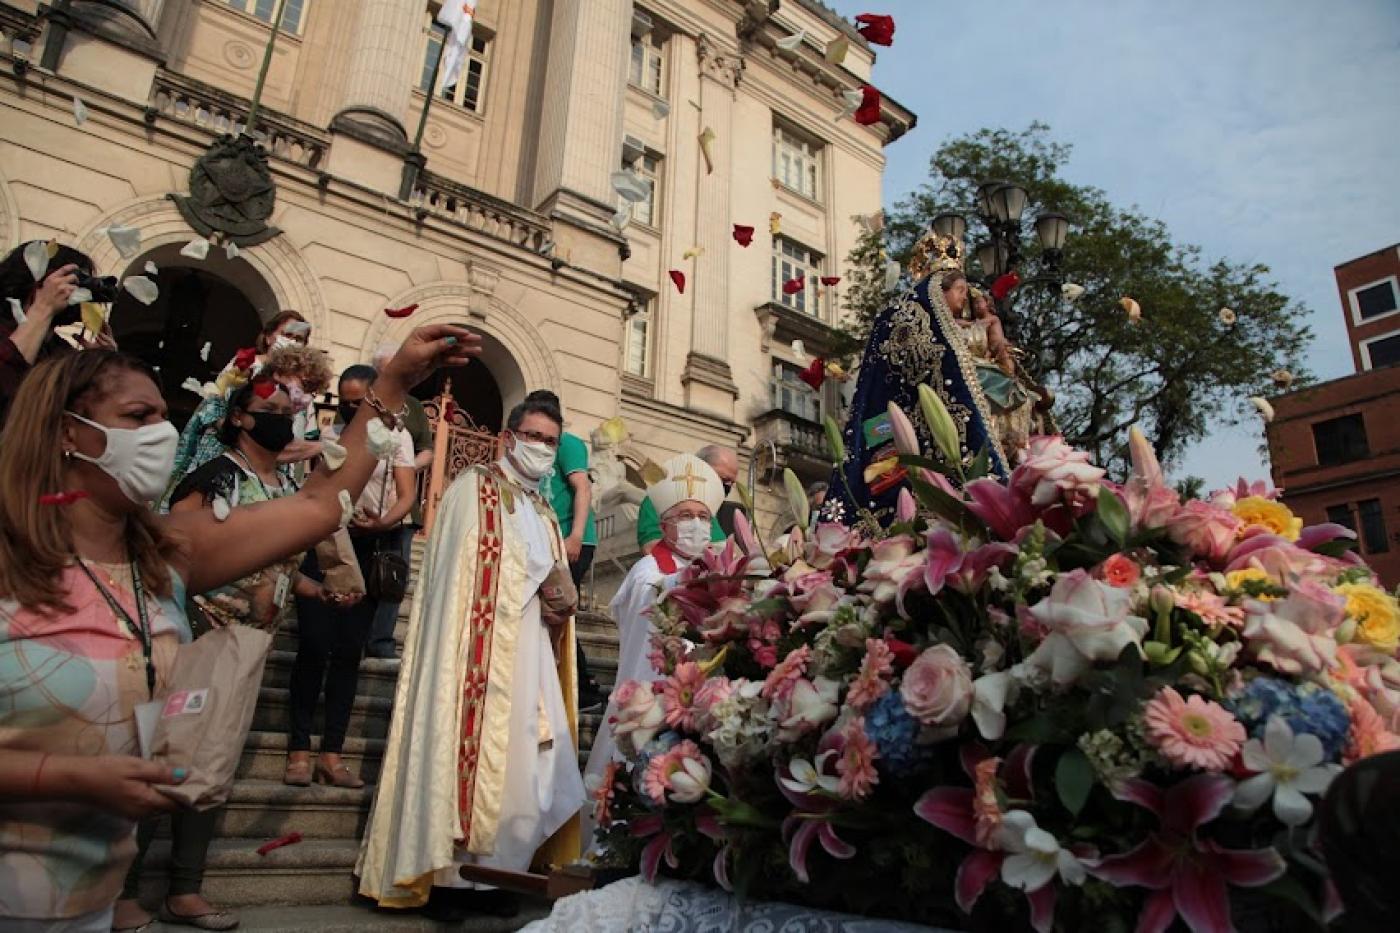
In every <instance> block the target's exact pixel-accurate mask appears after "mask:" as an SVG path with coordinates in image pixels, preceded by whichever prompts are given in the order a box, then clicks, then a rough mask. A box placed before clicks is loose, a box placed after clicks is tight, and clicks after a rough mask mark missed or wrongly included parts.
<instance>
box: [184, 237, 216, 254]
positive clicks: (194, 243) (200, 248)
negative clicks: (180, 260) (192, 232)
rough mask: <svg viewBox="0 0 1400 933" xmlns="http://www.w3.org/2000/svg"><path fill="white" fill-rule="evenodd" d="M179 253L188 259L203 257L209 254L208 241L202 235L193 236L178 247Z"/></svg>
mask: <svg viewBox="0 0 1400 933" xmlns="http://www.w3.org/2000/svg"><path fill="white" fill-rule="evenodd" d="M180 255H181V256H185V257H187V258H189V259H204V258H205V257H207V256H208V255H209V241H208V240H206V239H205V238H204V237H202V236H200V237H195V238H194V239H193V240H190V241H189V242H188V243H186V244H185V245H184V246H183V247H182V248H181V249H180Z"/></svg>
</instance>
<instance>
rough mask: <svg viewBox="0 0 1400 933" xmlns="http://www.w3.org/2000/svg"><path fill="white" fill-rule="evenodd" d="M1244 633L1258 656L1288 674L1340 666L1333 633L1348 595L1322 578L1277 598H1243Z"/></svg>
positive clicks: (1299, 585) (1307, 582) (1306, 582)
mask: <svg viewBox="0 0 1400 933" xmlns="http://www.w3.org/2000/svg"><path fill="white" fill-rule="evenodd" d="M1244 608H1245V617H1244V632H1243V634H1244V638H1245V642H1246V644H1248V645H1249V647H1250V649H1251V650H1252V651H1253V652H1254V655H1255V657H1257V658H1258V659H1259V660H1260V661H1263V662H1264V663H1266V664H1270V665H1272V666H1273V667H1274V668H1275V669H1276V670H1279V671H1282V672H1284V673H1286V674H1303V673H1307V674H1315V673H1319V672H1321V671H1324V670H1328V669H1330V668H1333V667H1335V666H1336V665H1337V640H1336V635H1335V632H1336V631H1337V627H1338V626H1340V625H1341V624H1342V620H1343V619H1344V618H1345V617H1346V600H1345V599H1343V598H1342V597H1341V596H1339V595H1337V594H1336V593H1333V592H1332V591H1331V590H1329V589H1328V588H1327V587H1325V586H1323V585H1322V584H1320V583H1314V582H1312V581H1311V580H1304V581H1300V582H1298V583H1296V584H1294V587H1293V590H1292V591H1291V592H1290V593H1289V594H1288V596H1287V597H1286V598H1284V599H1283V600H1281V601H1277V602H1263V601H1261V600H1250V601H1249V602H1247V603H1245V607H1244Z"/></svg>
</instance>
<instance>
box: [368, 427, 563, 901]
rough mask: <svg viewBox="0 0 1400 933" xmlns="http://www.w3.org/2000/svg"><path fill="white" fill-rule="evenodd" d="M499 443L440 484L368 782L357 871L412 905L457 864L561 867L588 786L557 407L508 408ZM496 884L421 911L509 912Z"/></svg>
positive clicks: (448, 877) (446, 881)
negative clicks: (559, 483) (494, 456)
mask: <svg viewBox="0 0 1400 933" xmlns="http://www.w3.org/2000/svg"><path fill="white" fill-rule="evenodd" d="M506 425H507V428H506V430H505V431H504V432H503V434H502V441H503V444H502V446H503V449H504V453H503V455H502V456H501V458H500V459H499V460H497V461H496V462H495V463H493V464H490V465H489V466H478V467H473V468H471V469H469V470H466V471H464V472H463V473H462V474H461V475H460V476H458V478H457V479H456V480H455V481H454V482H453V483H452V485H451V486H450V487H448V489H447V491H446V493H444V494H443V497H442V503H441V506H440V508H439V511H438V513H437V518H436V520H435V521H434V524H433V530H432V532H431V534H430V535H429V536H428V541H427V546H426V549H425V551H424V557H423V569H422V578H421V580H420V584H419V586H418V588H417V590H416V591H415V595H414V600H413V613H412V616H411V617H410V623H409V633H408V639H407V642H406V643H405V645H404V655H403V669H402V673H401V674H400V678H401V679H400V682H399V692H398V695H397V697H396V699H395V703H394V715H393V721H392V723H391V725H390V728H389V739H388V747H387V749H386V752H385V756H384V767H383V771H382V773H381V775H380V779H379V792H378V795H377V797H376V798H375V802H374V808H373V810H372V811H371V813H370V821H369V826H368V827H367V830H366V833H365V838H364V843H363V846H362V848H361V850H360V859H359V865H358V866H357V868H356V874H357V875H359V877H360V893H361V894H363V895H365V896H367V897H372V898H374V899H375V900H376V901H378V902H379V905H380V906H381V907H398V908H408V907H419V906H423V905H424V904H425V902H426V901H427V900H428V895H429V893H430V891H432V889H433V887H434V886H438V887H439V888H440V889H441V888H472V887H475V886H474V885H472V884H471V883H469V882H465V881H463V880H462V878H461V876H460V874H459V869H460V868H461V867H462V866H464V865H475V866H481V867H487V868H495V869H502V870H506V871H523V870H525V869H527V868H528V867H529V866H530V864H531V862H532V861H534V860H536V859H538V860H539V861H540V862H542V863H545V864H558V865H564V864H568V863H570V862H572V861H574V860H575V859H577V858H578V855H579V851H580V848H581V841H580V837H579V826H578V821H577V820H576V819H575V817H576V815H577V813H578V811H579V808H580V807H582V805H583V802H584V799H585V793H584V788H583V779H582V777H581V776H580V775H579V770H578V753H577V740H576V738H575V734H574V732H573V724H574V722H575V719H576V716H577V711H576V709H575V708H574V707H575V706H576V702H575V692H576V688H575V672H574V627H573V614H572V613H573V600H574V596H573V595H572V594H573V587H572V584H571V582H570V580H569V574H568V567H567V561H566V554H565V549H564V538H563V535H561V534H560V532H559V524H558V522H557V521H556V520H555V518H554V510H553V509H552V508H551V507H550V505H549V504H548V503H547V502H545V500H544V498H543V497H542V496H541V495H540V494H539V491H538V490H539V484H540V480H541V479H542V478H543V477H544V475H545V473H547V472H548V471H549V469H550V468H551V467H552V466H553V465H554V460H555V456H556V454H557V452H558V448H559V435H560V432H561V427H562V418H561V417H560V414H559V409H558V408H557V407H556V406H554V405H551V404H548V403H547V402H543V401H539V400H534V401H530V400H527V401H525V402H522V403H521V404H520V405H517V406H516V407H515V408H514V409H513V410H512V411H511V413H510V416H509V417H508V419H507V421H506ZM517 909H518V905H517V903H516V901H515V899H514V897H513V896H511V895H509V894H507V893H505V892H502V891H497V890H485V891H483V890H473V891H440V892H435V893H434V898H433V904H432V905H430V913H431V914H432V915H433V916H435V917H438V918H440V919H446V920H460V919H462V918H463V917H464V916H466V915H468V914H472V913H489V914H495V915H498V916H511V915H512V914H513V913H514V911H515V910H517Z"/></svg>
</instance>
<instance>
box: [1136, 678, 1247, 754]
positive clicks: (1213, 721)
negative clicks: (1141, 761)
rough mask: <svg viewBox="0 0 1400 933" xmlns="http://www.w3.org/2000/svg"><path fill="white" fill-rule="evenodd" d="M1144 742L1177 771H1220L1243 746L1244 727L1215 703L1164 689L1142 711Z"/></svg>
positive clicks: (1168, 688) (1170, 689)
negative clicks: (1194, 769) (1180, 769)
mask: <svg viewBox="0 0 1400 933" xmlns="http://www.w3.org/2000/svg"><path fill="white" fill-rule="evenodd" d="M1142 718H1143V722H1144V724H1145V725H1146V726H1147V738H1148V741H1150V742H1151V743H1152V744H1153V746H1155V747H1156V749H1157V751H1159V752H1161V754H1162V757H1163V758H1165V759H1167V761H1168V762H1170V763H1171V764H1173V765H1175V766H1176V767H1178V768H1200V769H1201V770H1202V771H1223V770H1224V769H1225V768H1227V767H1229V765H1230V762H1231V761H1232V760H1233V759H1234V757H1235V755H1237V754H1238V753H1239V750H1240V746H1242V745H1243V744H1244V739H1245V733H1244V726H1242V725H1240V723H1239V720H1237V719H1236V718H1235V717H1234V716H1232V715H1230V712H1229V711H1228V710H1226V709H1225V707H1223V706H1221V705H1220V704H1218V703H1213V702H1211V701H1210V700H1207V699H1205V698H1203V697H1200V696H1197V695H1196V694H1192V695H1191V696H1190V697H1189V698H1183V697H1182V696H1181V694H1179V693H1177V692H1176V691H1175V690H1173V689H1172V688H1171V687H1163V688H1162V689H1161V691H1159V692H1158V694H1157V695H1156V696H1155V697H1153V698H1152V699H1151V700H1149V701H1148V703H1147V706H1146V707H1144V709H1143V717H1142Z"/></svg>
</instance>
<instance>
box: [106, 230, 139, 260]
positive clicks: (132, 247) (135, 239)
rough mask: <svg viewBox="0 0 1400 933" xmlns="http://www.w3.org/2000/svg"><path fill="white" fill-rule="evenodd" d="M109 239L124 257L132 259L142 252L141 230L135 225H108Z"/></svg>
mask: <svg viewBox="0 0 1400 933" xmlns="http://www.w3.org/2000/svg"><path fill="white" fill-rule="evenodd" d="M107 239H109V240H111V241H112V245H113V246H115V247H116V248H117V252H118V253H120V254H121V257H122V258H123V259H131V258H133V257H135V256H136V254H137V253H139V252H141V231H140V230H137V229H136V228H135V227H108V228H107Z"/></svg>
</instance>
